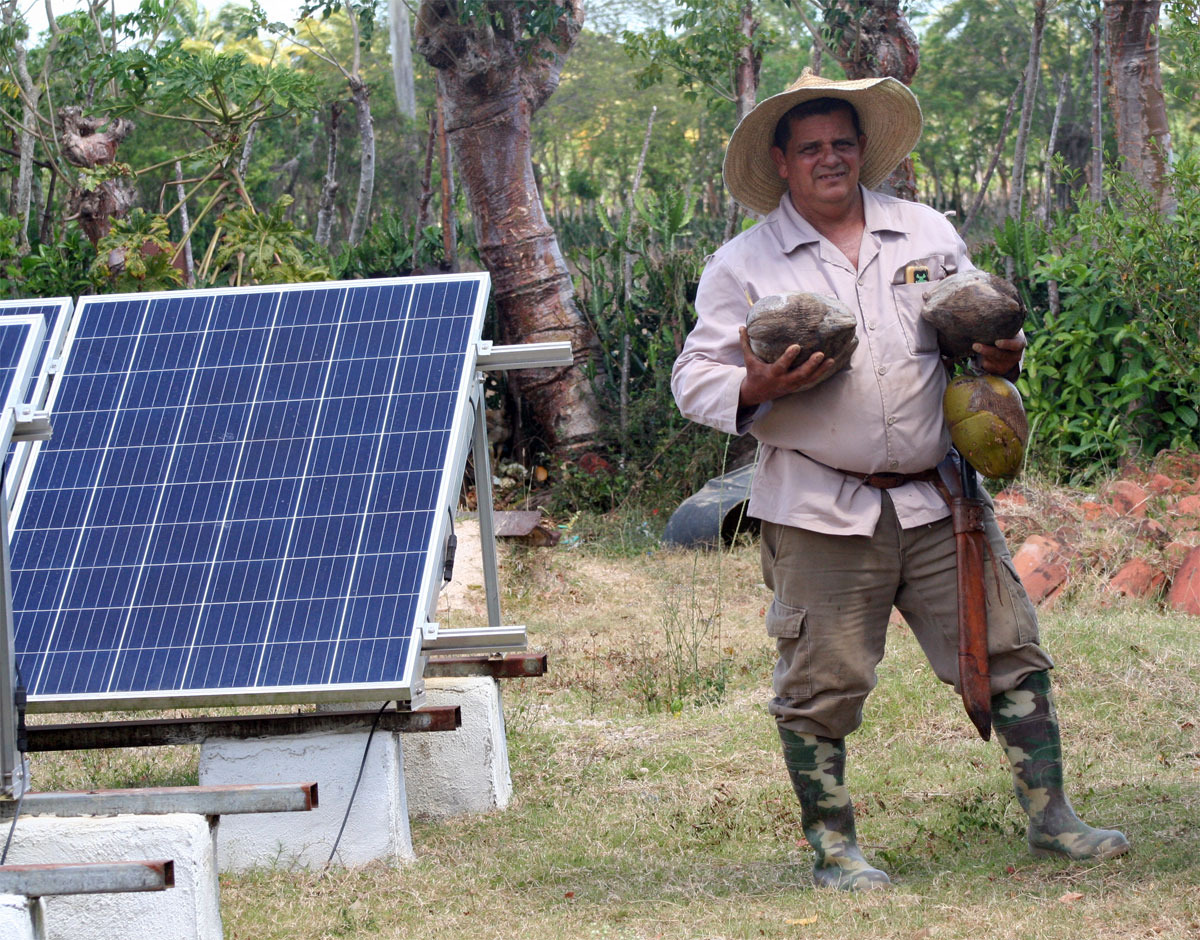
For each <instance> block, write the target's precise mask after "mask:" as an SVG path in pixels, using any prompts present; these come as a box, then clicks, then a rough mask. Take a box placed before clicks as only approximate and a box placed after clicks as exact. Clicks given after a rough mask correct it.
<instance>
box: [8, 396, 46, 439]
mask: <svg viewBox="0 0 1200 940" xmlns="http://www.w3.org/2000/svg"><path fill="white" fill-rule="evenodd" d="M51 434H52V428H51V427H50V413H49V412H48V411H35V410H34V409H33V407H32V406H30V405H20V406H19V407H18V408H17V409H16V425H15V426H14V428H13V433H12V440H13V443H17V442H19V441H48V440H49V439H50V437H51Z"/></svg>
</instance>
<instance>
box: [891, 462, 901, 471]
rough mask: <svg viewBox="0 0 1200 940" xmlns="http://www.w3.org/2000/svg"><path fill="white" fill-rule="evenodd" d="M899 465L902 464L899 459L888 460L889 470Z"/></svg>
mask: <svg viewBox="0 0 1200 940" xmlns="http://www.w3.org/2000/svg"><path fill="white" fill-rule="evenodd" d="M898 466H900V461H899V460H889V461H888V469H889V470H895V469H896V468H897V467H898Z"/></svg>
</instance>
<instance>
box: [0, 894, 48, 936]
mask: <svg viewBox="0 0 1200 940" xmlns="http://www.w3.org/2000/svg"><path fill="white" fill-rule="evenodd" d="M44 913H45V902H43V901H42V899H41V898H26V897H22V896H21V895H19V894H0V940H45V938H46V932H45V922H44V919H43V916H44Z"/></svg>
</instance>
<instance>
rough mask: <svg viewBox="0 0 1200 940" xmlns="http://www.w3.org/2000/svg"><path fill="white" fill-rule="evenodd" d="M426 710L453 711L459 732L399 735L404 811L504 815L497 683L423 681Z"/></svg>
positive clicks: (508, 784)
mask: <svg viewBox="0 0 1200 940" xmlns="http://www.w3.org/2000/svg"><path fill="white" fill-rule="evenodd" d="M425 695H426V700H427V702H428V704H429V705H458V706H459V707H460V708H461V709H462V727H461V728H459V729H458V730H457V731H441V732H438V733H437V734H408V735H404V740H403V745H404V765H405V770H406V773H407V781H406V782H407V791H408V809H409V812H411V813H412V814H413V815H414V816H417V817H423V818H446V817H449V816H458V815H462V814H465V813H484V812H487V811H489V810H493V809H503V808H504V807H505V806H507V805H508V802H509V800H510V799H512V777H511V776H510V774H509V769H508V741H507V739H506V737H505V733H504V710H503V708H502V703H501V699H500V683H499V682H497V681H496V680H495V679H493V678H491V677H490V676H484V677H471V678H456V679H432V678H431V679H426V680H425Z"/></svg>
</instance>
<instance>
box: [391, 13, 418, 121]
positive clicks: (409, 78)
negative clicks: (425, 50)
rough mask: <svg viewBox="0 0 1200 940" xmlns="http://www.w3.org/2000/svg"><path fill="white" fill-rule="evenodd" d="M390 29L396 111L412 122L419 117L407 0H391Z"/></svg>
mask: <svg viewBox="0 0 1200 940" xmlns="http://www.w3.org/2000/svg"><path fill="white" fill-rule="evenodd" d="M388 27H389V30H390V32H391V40H392V85H393V87H394V88H395V90H396V110H397V111H399V112H400V116H401V117H402V118H407V119H408V120H410V121H412V120H415V119H416V117H417V95H416V90H415V88H414V87H413V63H412V31H411V29H410V27H409V19H408V4H407V3H406V2H405V0H389V2H388Z"/></svg>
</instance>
